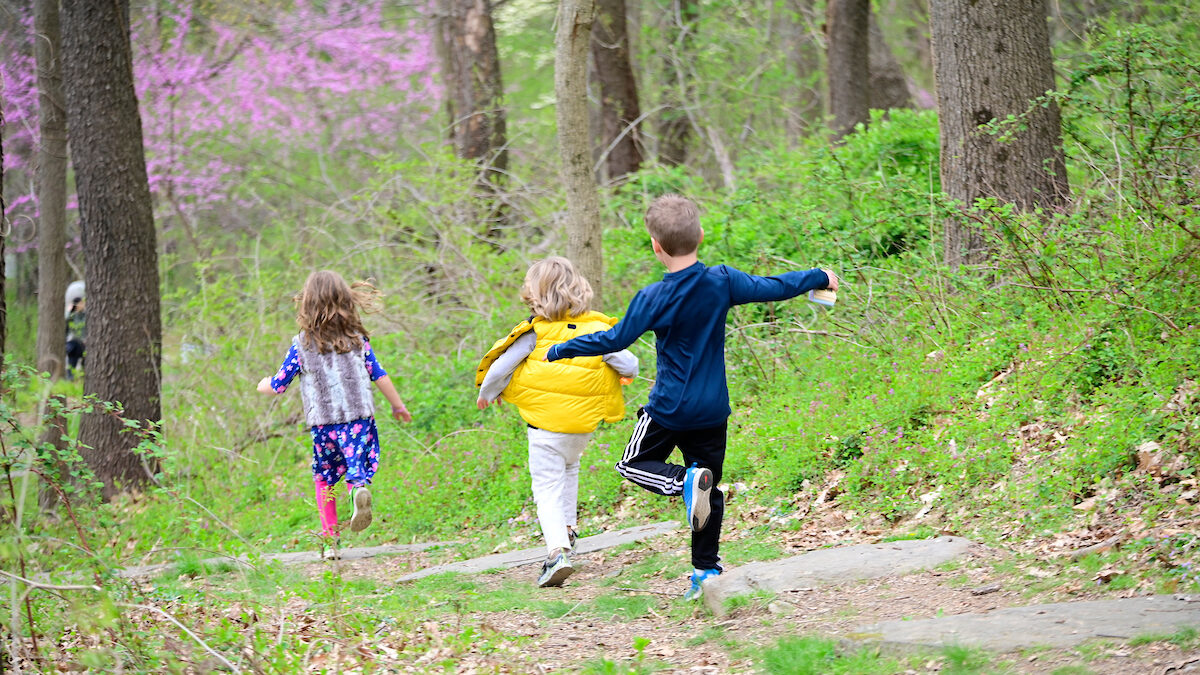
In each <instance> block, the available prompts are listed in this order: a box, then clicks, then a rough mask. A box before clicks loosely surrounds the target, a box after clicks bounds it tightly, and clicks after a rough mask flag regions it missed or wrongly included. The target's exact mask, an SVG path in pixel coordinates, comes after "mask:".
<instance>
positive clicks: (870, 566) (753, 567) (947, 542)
mask: <svg viewBox="0 0 1200 675" xmlns="http://www.w3.org/2000/svg"><path fill="white" fill-rule="evenodd" d="M970 546H971V542H970V540H968V539H964V538H962V537H938V538H936V539H911V540H903V541H889V542H886V543H882V544H858V545H856V546H844V547H838V548H825V549H819V550H816V551H811V552H809V553H804V554H801V555H798V556H794V557H791V558H785V559H783V560H772V561H770V562H758V563H751V564H749V565H743V566H741V567H737V568H735V569H733V570H730V571H728V572H726V573H724V574H722V575H721V576H719V577H716V578H714V579H712V580H710V581H707V582H705V584H704V595H703V596H702V597H703V598H704V603H705V604H706V605H708V608H709V609H710V610H712V612H713V614H716V615H717V616H720V615H722V614H723V613H724V611H725V600H727V599H728V598H731V597H734V596H737V595H745V594H747V593H753V592H755V591H769V592H774V593H784V592H787V591H799V590H808V589H812V588H816V587H818V586H822V585H833V584H839V583H844V582H847V581H857V580H859V579H873V578H876V577H883V576H888V575H890V574H907V573H908V572H913V571H916V570H921V569H928V568H930V567H937V566H938V565H941V564H942V563H945V562H949V561H951V560H954V559H955V558H958V557H959V556H961V555H963V554H965V553H966V552H967V549H968V548H969V547H970Z"/></svg>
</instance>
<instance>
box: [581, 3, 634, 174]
mask: <svg viewBox="0 0 1200 675" xmlns="http://www.w3.org/2000/svg"><path fill="white" fill-rule="evenodd" d="M625 18H626V17H625V0H596V22H595V26H593V28H592V30H593V32H592V57H593V59H594V61H595V64H596V79H597V80H599V81H600V125H601V129H600V131H601V134H600V142H601V147H602V148H603V150H605V151H606V152H607V153H608V156H607V161H606V166H607V169H608V178H609V180H615V179H618V178H621V177H622V176H624V175H626V174H630V173H633V172H635V171H637V170H638V168H639V167H640V166H641V164H642V148H641V138H639V136H638V128H637V124H638V118H639V117H641V115H642V111H641V108H640V106H638V92H637V83H636V82H635V81H634V78H633V66H632V64H631V62H630V60H629V52H630V48H629V31H628V30H627V29H626V20H625Z"/></svg>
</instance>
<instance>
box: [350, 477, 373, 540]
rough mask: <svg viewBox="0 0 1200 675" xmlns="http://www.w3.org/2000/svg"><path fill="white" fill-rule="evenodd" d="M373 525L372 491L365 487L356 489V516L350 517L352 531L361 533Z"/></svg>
mask: <svg viewBox="0 0 1200 675" xmlns="http://www.w3.org/2000/svg"><path fill="white" fill-rule="evenodd" d="M370 524H371V491H370V490H368V489H367V486H365V485H363V486H360V487H356V488H354V515H352V516H350V531H351V532H361V531H363V530H365V529H367V526H368V525H370Z"/></svg>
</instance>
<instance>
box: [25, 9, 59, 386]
mask: <svg viewBox="0 0 1200 675" xmlns="http://www.w3.org/2000/svg"><path fill="white" fill-rule="evenodd" d="M33 26H34V56H35V59H36V61H37V87H38V127H39V136H40V142H39V144H38V149H37V169H36V173H37V178H36V183H37V198H38V322H37V326H38V328H37V365H38V369H39V370H41V371H43V372H48V373H50V377H51V378H53V379H58V378H59V377H62V375H63V365H64V361H65V353H64V344H65V342H64V340H65V337H64V336H65V335H66V321H65V319H64V314H63V293H65V292H66V288H67V257H66V244H67V118H66V110H65V109H64V107H63V93H62V73H61V64H60V52H59V50H60V45H61V40H60V36H59V17H58V0H35V1H34V3H33Z"/></svg>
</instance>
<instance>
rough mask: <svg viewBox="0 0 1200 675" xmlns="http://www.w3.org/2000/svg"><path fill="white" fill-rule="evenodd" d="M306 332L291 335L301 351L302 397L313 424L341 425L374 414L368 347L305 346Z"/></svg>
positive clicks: (309, 419)
mask: <svg viewBox="0 0 1200 675" xmlns="http://www.w3.org/2000/svg"><path fill="white" fill-rule="evenodd" d="M303 335H304V334H303V333H301V334H300V335H297V336H296V337H294V338H292V344H293V345H295V346H296V351H297V352H298V353H299V354H300V398H301V400H303V401H304V415H305V417H307V418H308V424H309V425H310V426H314V427H315V426H317V425H319V424H341V423H344V422H353V421H354V420H360V419H365V418H367V417H373V416H374V415H375V401H374V399H373V398H372V397H371V376H370V375H369V374H367V362H366V350H365V349H363V346H362V345H359V348H358V349H355V350H353V351H349V352H346V353H345V354H338V353H337V352H327V353H324V354H322V353H320V352H318V351H316V350H315V349H309V348H308V347H305V346H304V340H303V339H302V337H303Z"/></svg>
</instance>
